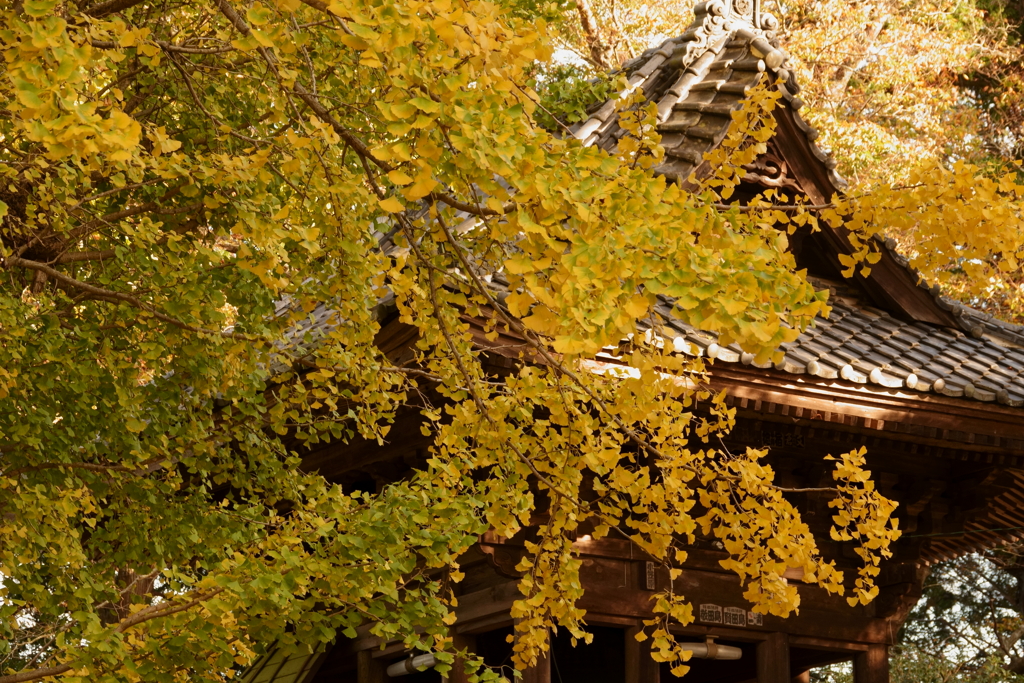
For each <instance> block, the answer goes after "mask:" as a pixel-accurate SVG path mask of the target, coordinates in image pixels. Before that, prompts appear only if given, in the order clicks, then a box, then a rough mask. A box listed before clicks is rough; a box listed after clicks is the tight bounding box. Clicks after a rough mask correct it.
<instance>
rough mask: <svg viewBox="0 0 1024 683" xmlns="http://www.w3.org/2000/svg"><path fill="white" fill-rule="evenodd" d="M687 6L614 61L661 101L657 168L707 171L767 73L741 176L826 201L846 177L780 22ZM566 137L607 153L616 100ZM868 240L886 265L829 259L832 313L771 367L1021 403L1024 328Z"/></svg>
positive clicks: (717, 0)
mask: <svg viewBox="0 0 1024 683" xmlns="http://www.w3.org/2000/svg"><path fill="white" fill-rule="evenodd" d="M695 15H696V16H695V19H694V21H693V23H691V24H690V26H689V27H688V28H687V29H686V31H685V32H684V33H683V34H682V35H681V36H679V37H677V38H672V39H669V40H667V41H665V42H664V43H662V44H661V45H659V46H658V47H657V48H654V49H652V50H648V51H647V52H645V53H644V54H642V55H640V56H639V57H637V58H636V59H634V60H632V61H631V62H629V63H627V64H626V65H625V66H624V67H623V70H624V71H625V73H626V75H627V76H628V79H629V84H630V88H631V89H635V88H639V89H641V90H642V91H643V93H644V95H645V96H646V98H647V99H648V100H649V101H653V102H656V103H657V106H658V132H659V133H660V134H661V135H662V146H663V147H664V148H665V160H664V162H663V163H662V164H660V165H659V166H657V167H655V169H654V171H655V172H656V173H659V174H662V175H664V176H665V177H666V178H667V179H669V180H670V181H673V182H677V183H680V184H684V185H685V184H688V179H689V178H690V175H691V174H695V175H696V176H698V177H699V176H701V174H702V173H703V172H705V171H706V170H707V169H708V166H707V164H706V162H705V161H704V154H705V153H706V152H708V151H710V150H712V149H714V148H715V147H716V146H717V145H718V144H720V143H721V142H722V140H723V139H724V138H725V136H726V134H727V133H728V129H729V125H730V123H731V122H732V116H731V114H732V112H733V111H736V110H738V109H740V108H741V106H742V100H743V98H744V96H745V93H746V92H747V91H748V90H749V89H750V88H752V87H754V86H755V85H757V84H759V83H761V82H762V81H766V80H767V82H769V83H777V84H778V85H777V87H778V89H779V91H780V93H781V94H782V106H781V107H780V108H779V109H777V110H776V112H775V115H776V120H777V123H778V124H779V125H778V127H777V132H776V135H775V137H774V138H773V139H772V140H771V141H770V142H769V152H768V154H767V158H762V159H761V160H759V161H758V162H756V163H755V164H753V165H752V166H751V167H748V169H747V170H748V172H747V175H746V177H745V178H744V183H747V184H748V185H749V186H752V187H754V188H756V189H757V190H758V191H760V190H762V189H767V188H768V187H779V186H781V183H786V185H785V186H784V187H785V188H786V189H787V190H789V191H791V192H792V191H794V190H795V191H796V192H797V193H799V194H802V195H804V196H805V197H807V198H808V199H810V200H811V202H812V203H816V204H817V203H825V202H828V201H830V200H831V198H832V196H833V195H834V194H835V193H836V192H841V191H842V190H843V189H844V188H845V187H846V186H847V183H846V181H844V180H843V179H842V178H841V177H840V176H839V175H838V174H837V173H836V171H835V169H836V162H835V160H834V159H832V158H831V157H830V156H829V155H828V154H827V153H826V152H824V151H823V150H821V149H820V148H819V147H818V146H817V145H816V144H815V143H814V140H815V139H816V138H817V131H816V130H814V128H813V127H811V126H810V125H809V124H808V123H807V122H806V121H804V120H803V118H802V117H801V116H800V114H799V110H800V108H801V107H802V106H803V103H802V101H801V100H800V98H799V97H798V95H797V93H799V91H800V87H799V86H798V85H797V83H796V79H795V77H794V75H793V73H792V72H791V71H790V70H789V69H788V68H787V67H786V60H787V58H788V55H787V54H786V53H785V52H784V51H783V50H782V49H781V48H779V46H778V43H777V41H776V35H775V30H776V28H777V26H778V21H777V20H776V19H775V17H773V16H771V15H770V14H766V13H763V12H761V10H760V0H708V1H706V2H702V3H699V4H698V5H697V6H696V8H695ZM574 134H575V135H576V137H577V138H579V139H580V140H582V141H583V142H584V144H587V145H597V146H599V147H601V148H603V149H605V150H608V151H610V152H612V151H615V148H616V146H617V145H618V141H619V139H620V138H621V137H622V136H623V135H624V134H625V130H624V129H622V128H621V127H620V126H619V123H618V115H617V113H616V106H615V98H613V99H612V100H610V101H608V102H605V103H603V104H601V105H600V106H597V107H595V108H594V110H593V112H592V114H591V115H590V117H589V118H588V119H586V120H585V121H583V122H581V123H580V124H578V125H577V126H576V127H575V128H574ZM787 175H788V176H789V177H786V176H787ZM740 201H742V199H740ZM846 235H847V233H846V232H845V231H844V230H843V229H839V230H833V229H831V228H829V227H827V226H826V227H823V228H822V230H821V232H819V233H816V234H814V235H810V236H807V240H808V241H811V240H813V241H814V249H815V250H816V251H815V257H820V256H821V255H822V254H823V255H824V256H825V258H826V259H831V260H833V261H834V263H836V264H838V254H840V253H852V247H851V246H850V243H849V241H848V239H847V237H846ZM876 246H877V248H878V249H879V251H880V252H881V261H880V262H879V263H878V264H877V265H876V266H875V267H874V268H873V269H872V273H871V275H869V276H868V277H867V278H864V277H861V276H860V275H858V276H856V277H855V278H853V279H851V280H847V281H845V282H842V281H839V280H841V278H839V277H838V272H839V269H838V268H835V269H834V272H835V274H836V277H832V278H830V279H831V281H830V282H821V281H819V283H818V284H819V285H820V286H822V287H827V288H829V289H831V290H832V293H833V296H832V298H831V300H830V303H831V305H832V307H833V311H832V314H831V316H830V317H829V318H827V319H826V318H822V317H820V316H819V317H818V318H817V319H816V320H815V324H814V326H813V327H812V328H811V329H809V330H807V331H806V332H805V333H803V334H802V335H801V336H800V337H799V338H798V339H797V340H796V341H794V342H792V343H790V344H785V345H783V348H782V350H783V351H784V352H785V357H784V359H783V360H782V361H781V362H780V363H778V364H776V366H775V369H777V370H782V371H784V372H787V373H791V374H799V375H806V376H809V377H816V378H819V379H825V380H832V379H841V380H846V381H849V382H854V383H859V384H874V385H878V386H880V387H883V388H886V389H896V388H901V389H911V390H914V391H918V392H935V393H938V394H942V395H945V396H950V397H966V398H973V399H975V400H980V401H995V402H998V403H1002V404H1005V405H1009V406H1014V407H1017V406H1022V405H1024V328H1022V327H1020V326H1016V325H1010V324H1008V323H1004V322H1002V321H999V320H997V319H994V318H992V316H988V315H986V314H984V313H981V312H978V311H975V310H973V309H971V308H969V307H967V306H964V305H963V304H961V303H959V302H955V301H953V300H951V299H949V298H947V297H944V296H942V295H941V294H940V292H939V289H938V288H937V287H929V286H928V283H926V282H924V281H923V279H922V278H921V276H920V274H919V273H918V272H916V271H914V270H912V269H910V267H909V264H908V262H907V260H906V259H905V258H903V257H902V256H901V255H900V254H899V253H897V252H896V250H895V248H894V245H893V243H892V242H891V240H890V241H883V240H879V241H878V243H877V244H876ZM805 258H807V257H805ZM799 260H800V256H799V255H798V262H799ZM658 312H659V314H660V315H661V317H662V318H663V320H664V324H665V325H666V326H667V327H669V328H673V329H674V330H675V332H676V334H678V335H679V337H678V338H679V339H680V341H681V342H682V341H684V340H685V341H688V342H692V343H693V344H695V345H696V346H697V348H699V349H700V350H701V354H702V355H705V356H710V357H712V358H717V359H718V360H719V361H723V362H727V363H728V362H741V363H745V364H749V363H751V362H752V359H753V356H752V354H746V353H743V351H742V350H741V349H740V348H739V347H738V346H736V345H732V346H729V347H720V346H718V344H717V343H715V337H714V335H709V334H706V333H704V332H700V331H697V330H694V329H692V328H690V327H688V326H686V325H685V324H683V323H682V322H681V321H679V320H678V319H677V318H675V317H673V316H672V315H671V305H670V303H668V302H663V303H662V305H661V306H660V307H659V311H658ZM762 367H764V368H768V367H771V366H770V365H766V366H762Z"/></svg>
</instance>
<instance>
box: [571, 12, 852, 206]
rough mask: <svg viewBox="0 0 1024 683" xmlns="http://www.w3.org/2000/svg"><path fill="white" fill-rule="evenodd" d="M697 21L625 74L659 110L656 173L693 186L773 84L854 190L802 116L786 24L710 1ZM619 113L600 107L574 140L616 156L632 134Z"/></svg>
mask: <svg viewBox="0 0 1024 683" xmlns="http://www.w3.org/2000/svg"><path fill="white" fill-rule="evenodd" d="M694 12H695V14H696V17H695V19H694V21H693V23H692V24H690V26H689V28H687V29H686V31H685V32H684V33H683V35H681V36H679V37H677V38H671V39H669V40H667V41H665V42H664V43H662V44H661V45H659V46H658V47H656V48H654V49H652V50H648V51H647V52H645V53H643V54H642V55H640V56H639V57H637V58H636V59H634V60H632V61H630V62H628V63H627V64H625V65H624V66H623V71H625V73H626V74H627V76H628V78H629V84H630V88H631V89H635V88H640V89H642V90H643V93H644V95H645V96H646V97H647V99H648V100H649V101H654V102H657V103H658V122H659V123H658V132H659V133H660V134H661V136H662V141H661V142H662V146H663V147H664V148H665V161H664V162H663V163H662V164H661V165H660V166H658V167H656V168H655V169H654V170H655V171H656V172H657V173H660V174H662V175H664V176H666V177H667V178H669V179H670V180H675V181H676V182H685V181H686V179H687V178H688V177H689V175H690V173H691V172H692V171H693V170H694V169H695V168H697V167H698V166H699V165H700V164H701V162H702V161H703V156H704V153H705V152H707V151H709V150H710V149H712V148H714V147H715V146H716V145H718V144H719V143H720V142H721V141H722V140H723V139H724V138H725V135H726V133H727V132H728V129H729V123H730V122H731V120H732V118H731V112H733V111H735V110H738V109H739V108H740V107H741V101H742V100H743V97H744V94H745V93H746V91H747V90H748V89H749V88H751V87H753V86H755V85H757V84H758V83H760V82H761V81H762V80H763V79H765V78H770V79H771V81H772V82H775V81H776V80H781V81H782V83H781V84H780V85H779V86H778V88H779V91H780V92H781V93H782V96H783V99H784V100H785V101H786V103H787V104H788V106H789V107H790V109H791V110H793V112H794V121H795V123H796V125H797V127H798V128H800V129H801V130H802V131H803V132H804V134H805V135H806V136H807V141H808V144H809V146H810V150H811V152H812V154H814V155H815V157H817V158H818V160H819V161H821V162H822V163H823V164H824V165H825V166H826V167H827V168H828V172H829V176H830V180H831V181H832V183H833V185H835V187H837V188H842V187H845V186H846V181H844V180H843V179H842V178H841V177H839V175H838V174H836V172H835V167H836V164H835V161H834V160H833V159H832V158H831V157H829V156H828V154H826V153H825V152H824V151H822V150H821V149H819V148H818V147H817V146H816V145H815V144H814V140H815V138H817V137H818V133H817V131H816V130H814V128H813V127H811V126H810V125H809V124H808V123H807V122H806V121H804V120H803V119H802V118H801V117H800V116H799V114H797V113H796V111H797V110H798V109H800V107H802V106H803V102H802V101H801V100H800V98H799V97H798V96H797V93H798V92H799V91H800V87H799V86H798V85H797V83H796V79H795V77H794V75H793V73H792V72H791V71H790V70H789V69H787V68H786V59H787V57H788V55H787V54H786V53H785V52H784V51H783V50H781V49H779V47H778V46H777V45H776V43H775V28H776V27H777V25H778V21H777V20H776V19H775V17H773V16H771V15H770V14H765V13H762V12H760V11H759V10H758V3H756V2H754V1H753V0H709V1H707V2H702V3H699V4H698V5H697V6H696V8H695V9H694ZM624 132H625V131H624V130H623V129H622V128H621V127H620V126H619V124H618V116H617V115H616V112H615V98H612V99H611V100H609V101H608V102H605V103H604V104H602V105H601V106H599V107H598V108H597V109H596V110H595V111H594V112H593V113H592V114H591V116H590V117H589V118H588V119H586V120H585V121H583V122H581V123H580V124H577V126H576V127H575V128H574V134H575V136H576V137H577V138H579V139H580V140H582V141H583V142H584V143H585V144H588V145H590V144H594V145H598V146H600V147H602V148H604V149H607V150H609V151H611V150H614V149H615V146H616V145H617V144H618V140H619V138H620V137H622V135H623V134H624Z"/></svg>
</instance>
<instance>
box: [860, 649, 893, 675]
mask: <svg viewBox="0 0 1024 683" xmlns="http://www.w3.org/2000/svg"><path fill="white" fill-rule="evenodd" d="M853 683H889V646H888V645H872V646H871V647H870V648H868V651H867V652H858V653H857V654H856V655H855V656H854V658H853Z"/></svg>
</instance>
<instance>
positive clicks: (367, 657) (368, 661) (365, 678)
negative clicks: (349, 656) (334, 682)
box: [356, 650, 387, 683]
mask: <svg viewBox="0 0 1024 683" xmlns="http://www.w3.org/2000/svg"><path fill="white" fill-rule="evenodd" d="M386 668H387V667H385V666H384V662H382V661H380V660H379V659H374V657H373V652H372V651H371V650H362V651H360V652H357V653H356V681H357V682H358V683H384V682H385V681H386V680H387V671H386Z"/></svg>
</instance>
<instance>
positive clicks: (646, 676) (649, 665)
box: [626, 626, 661, 683]
mask: <svg viewBox="0 0 1024 683" xmlns="http://www.w3.org/2000/svg"><path fill="white" fill-rule="evenodd" d="M640 630H641V629H640V627H639V626H634V627H633V628H627V629H626V683H659V677H660V675H661V666H660V665H659V664H658V663H657V662H656V661H654V660H653V659H651V640H650V638H648V639H647V640H645V641H644V642H642V643H638V642H637V640H636V634H637V633H639V632H640Z"/></svg>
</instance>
